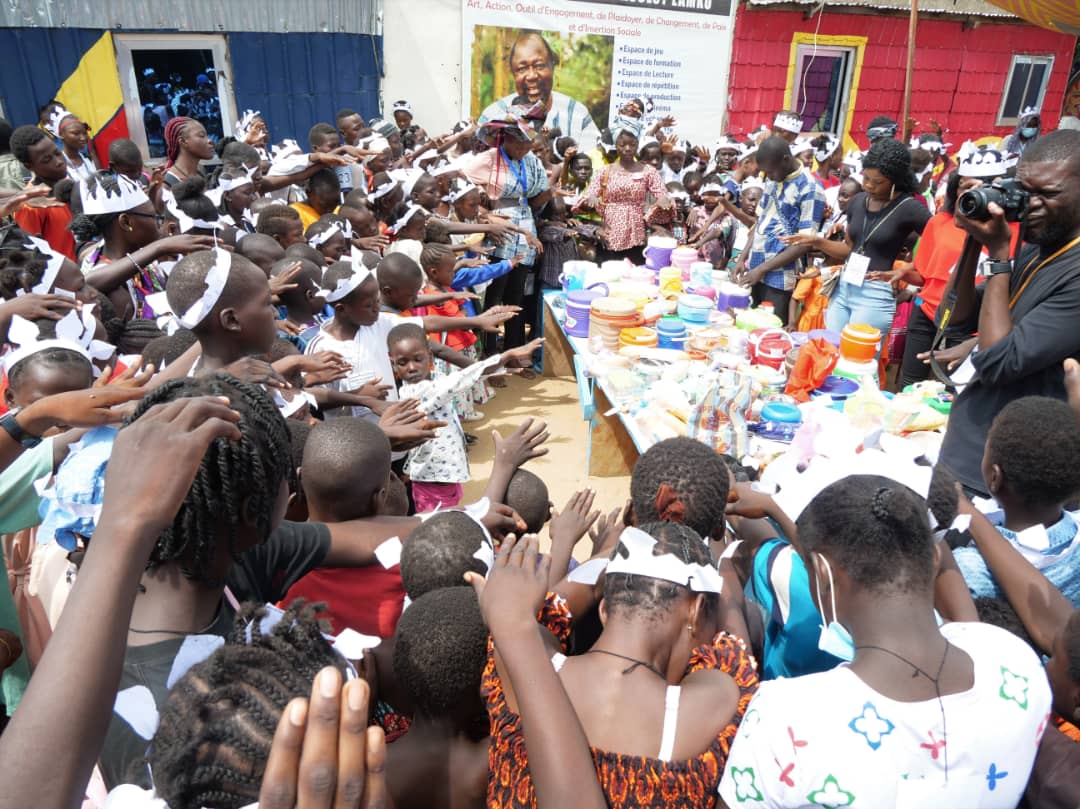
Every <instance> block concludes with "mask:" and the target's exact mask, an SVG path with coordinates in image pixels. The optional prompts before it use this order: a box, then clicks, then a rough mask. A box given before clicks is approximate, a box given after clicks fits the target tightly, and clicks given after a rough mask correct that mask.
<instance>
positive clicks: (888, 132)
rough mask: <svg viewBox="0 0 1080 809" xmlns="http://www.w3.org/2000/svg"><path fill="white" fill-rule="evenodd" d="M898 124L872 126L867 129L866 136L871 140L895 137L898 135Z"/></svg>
mask: <svg viewBox="0 0 1080 809" xmlns="http://www.w3.org/2000/svg"><path fill="white" fill-rule="evenodd" d="M898 126H899V125H898V124H882V125H881V126H872V127H870V128H869V129H867V130H866V137H868V138H869V139H870V140H880V139H881V138H893V137H896V130H897V128H898Z"/></svg>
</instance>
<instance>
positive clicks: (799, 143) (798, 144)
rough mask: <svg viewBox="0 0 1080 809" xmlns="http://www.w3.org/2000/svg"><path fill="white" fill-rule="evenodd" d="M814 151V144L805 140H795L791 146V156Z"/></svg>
mask: <svg viewBox="0 0 1080 809" xmlns="http://www.w3.org/2000/svg"><path fill="white" fill-rule="evenodd" d="M812 151H814V144H813V143H811V142H810V141H809V140H807V139H806V138H796V139H795V142H794V143H793V144H791V153H792V154H793V155H800V154H802V153H803V152H812Z"/></svg>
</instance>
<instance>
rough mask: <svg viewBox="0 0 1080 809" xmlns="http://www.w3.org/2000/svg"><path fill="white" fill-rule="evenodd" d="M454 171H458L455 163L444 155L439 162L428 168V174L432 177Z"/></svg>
mask: <svg viewBox="0 0 1080 809" xmlns="http://www.w3.org/2000/svg"><path fill="white" fill-rule="evenodd" d="M456 171H458V167H457V164H456V163H454V162H453V161H452V160H448V159H447V158H445V157H444V158H443V159H442V161H441V162H439V163H437V164H436V165H434V166H432V167H431V168H429V169H428V174H430V175H431V176H432V177H441V176H442V175H444V174H453V173H454V172H456Z"/></svg>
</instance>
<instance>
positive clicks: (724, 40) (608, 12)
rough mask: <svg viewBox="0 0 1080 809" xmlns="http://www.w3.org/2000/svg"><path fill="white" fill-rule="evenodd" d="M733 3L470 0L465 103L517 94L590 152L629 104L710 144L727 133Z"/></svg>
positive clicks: (492, 104)
mask: <svg viewBox="0 0 1080 809" xmlns="http://www.w3.org/2000/svg"><path fill="white" fill-rule="evenodd" d="M733 5H734V3H733V0H547V2H513V1H512V0H462V20H463V29H464V30H463V37H462V40H463V43H464V45H463V47H464V53H463V58H462V73H463V76H462V94H463V98H462V107H463V109H465V110H467V111H468V115H469V117H471V118H474V119H475V118H478V117H479V116H480V115H481V114H482V113H484V111H485V110H487V111H488V112H489V114H491V113H493V112H495V111H497V110H499V109H501V108H505V107H506V106H507V105H509V104H510V103H512V102H513V101H514V100H515V99H516V98H518V97H521V98H524V99H526V100H527V101H528V102H529V103H536V102H537V101H542V102H544V103H545V105H546V106H547V108H548V117H547V126H548V127H549V128H552V129H554V128H558V129H559V130H560V131H561V133H562V134H563V135H566V136H569V137H572V138H574V139H575V140H577V141H578V143H579V144H580V145H582V146H583V147H584V148H586V149H591V148H593V146H594V145H595V142H596V136H597V134H598V133H599V130H600V129H603V128H604V127H606V126H607V125H608V124H609V122H610V121H611V120H612V119H613V118H614V117H615V115H616V114H617V113H618V111H619V108H620V107H621V106H622V104H624V103H625V102H626V101H628V100H629V99H631V98H640V99H642V100H645V101H649V100H651V102H652V105H653V110H652V112H651V113H650V114H649V115H648V116H647V117H648V118H663V117H664V116H668V115H672V116H674V117H675V119H676V131H678V132H679V134H680V135H682V136H683V137H686V138H689V139H690V140H691V141H692V142H694V143H701V144H706V145H707V144H709V143H711V142H712V141H713V140H714V139H716V138H717V137H719V136H720V134H722V131H723V123H724V110H725V104H726V100H727V80H728V66H729V62H730V55H731V32H732V26H733V24H734V18H733V14H734V8H733Z"/></svg>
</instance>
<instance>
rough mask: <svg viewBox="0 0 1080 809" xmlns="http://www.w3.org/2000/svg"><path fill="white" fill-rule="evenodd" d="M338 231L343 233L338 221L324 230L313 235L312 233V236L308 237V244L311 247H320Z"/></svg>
mask: <svg viewBox="0 0 1080 809" xmlns="http://www.w3.org/2000/svg"><path fill="white" fill-rule="evenodd" d="M350 230H351V228H350ZM338 233H341V234H342V235H345V230H343V229H342V227H341V225H340V224H339V223H334V224H333V225H330V226H329V227H328V228H326V230H324V231H323V232H322V233H315V234H314V235H312V237H310V238H309V239H308V244H310V245H311V246H312V247H321V246H323V245H324V244H326V242H328V241H329V240H330V239H333V238H334V237H336V235H337V234H338ZM348 238H349V237H348V235H346V239H348Z"/></svg>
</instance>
